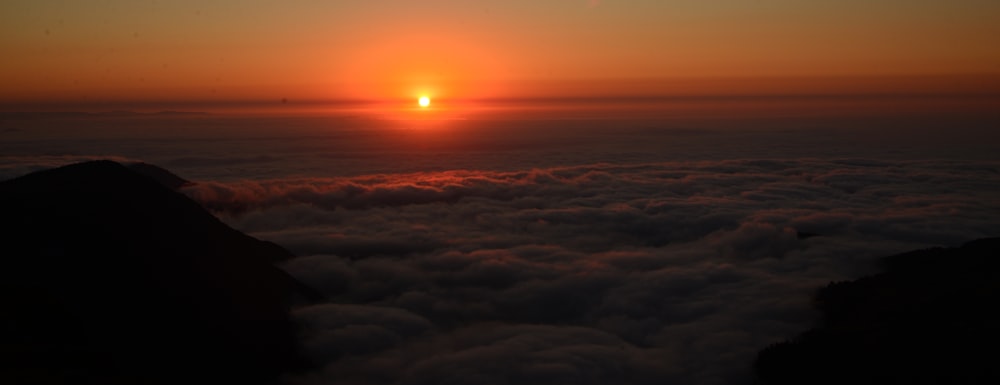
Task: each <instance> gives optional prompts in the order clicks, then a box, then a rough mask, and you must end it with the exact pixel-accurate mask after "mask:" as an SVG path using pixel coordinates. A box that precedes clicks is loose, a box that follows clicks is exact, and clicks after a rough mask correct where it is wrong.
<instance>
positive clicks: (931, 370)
mask: <svg viewBox="0 0 1000 385" xmlns="http://www.w3.org/2000/svg"><path fill="white" fill-rule="evenodd" d="M884 262H885V265H886V268H885V272H883V273H880V274H877V275H874V276H870V277H866V278H862V279H858V280H856V281H851V282H842V283H834V284H830V285H829V286H827V287H826V288H823V289H821V290H820V291H819V292H818V293H817V296H816V303H817V306H818V307H819V309H820V310H821V311H822V313H823V323H822V325H821V326H819V327H817V328H814V329H812V330H810V331H808V332H806V333H803V334H802V335H801V336H799V337H798V338H797V339H795V340H793V341H789V342H785V343H781V344H777V345H774V346H772V347H769V348H767V349H765V350H763V351H761V352H760V354H759V356H758V359H757V362H756V371H757V376H758V381H759V383H762V384H797V385H800V384H997V383H1000V364H998V362H997V357H998V354H997V349H998V348H1000V309H998V308H1000V301H998V300H1000V270H998V268H1000V238H993V239H984V240H979V241H974V242H970V243H968V244H965V245H964V246H962V247H960V248H951V249H941V248H937V249H929V250H921V251H914V252H910V253H905V254H900V255H896V256H893V257H889V258H886V259H885V260H884Z"/></svg>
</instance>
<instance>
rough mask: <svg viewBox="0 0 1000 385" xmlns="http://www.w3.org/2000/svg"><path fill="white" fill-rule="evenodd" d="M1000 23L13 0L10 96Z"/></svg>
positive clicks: (873, 10)
mask: <svg viewBox="0 0 1000 385" xmlns="http://www.w3.org/2000/svg"><path fill="white" fill-rule="evenodd" d="M996 36H1000V3H998V2H996V1H988V0H969V1H960V2H959V1H944V0H933V1H931V0H928V1H920V2H913V1H904V0H890V1H880V2H868V1H854V0H851V1H840V2H800V1H791V0H772V1H755V2H748V1H738V0H723V1H712V2H695V1H613V0H606V1H587V0H566V1H546V2H536V1H530V2H529V1H513V2H512V1H495V2H492V1H491V2H456V1H420V2H415V1H364V2H312V3H308V4H304V3H299V2H295V3H288V2H265V1H215V2H200V1H171V2H142V3H139V2H133V1H114V0H112V1H105V2H101V3H99V4H94V3H90V2H57V1H28V0H11V1H4V2H3V3H2V4H0V50H2V52H4V60H3V63H2V64H0V83H2V84H4V87H3V89H2V90H0V100H7V101H10V100H14V101H17V100H46V99H51V100H57V99H66V100H75V99H81V98H83V99H148V100H175V99H196V100H222V99H234V98H250V99H255V98H265V99H274V98H278V99H280V98H293V99H356V100H359V99H360V100H396V99H399V100H402V99H410V100H414V99H415V98H416V96H418V95H423V94H428V95H431V96H432V97H434V98H437V99H441V98H490V97H510V96H517V95H524V94H533V93H552V92H557V91H558V87H556V88H557V89H555V90H553V89H546V87H550V88H551V86H545V85H544V84H562V83H560V82H567V81H583V82H586V81H591V80H594V81H605V80H609V79H610V80H614V79H677V78H680V79H685V78H712V77H723V78H725V77H739V78H755V77H778V76H857V75H861V76H891V75H915V74H989V73H997V72H1000V50H997V49H996V41H995V39H996ZM547 82H548V83H547ZM626 91H627V90H626ZM596 92H600V90H597V91H596Z"/></svg>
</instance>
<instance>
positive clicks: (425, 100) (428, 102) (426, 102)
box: [417, 96, 431, 107]
mask: <svg viewBox="0 0 1000 385" xmlns="http://www.w3.org/2000/svg"><path fill="white" fill-rule="evenodd" d="M417 103H419V104H420V107H427V106H430V105H431V98H428V97H426V96H421V97H420V99H418V100H417Z"/></svg>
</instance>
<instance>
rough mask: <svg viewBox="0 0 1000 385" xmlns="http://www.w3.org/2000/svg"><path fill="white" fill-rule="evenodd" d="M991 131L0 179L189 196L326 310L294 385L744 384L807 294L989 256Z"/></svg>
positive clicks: (479, 134) (382, 150)
mask: <svg viewBox="0 0 1000 385" xmlns="http://www.w3.org/2000/svg"><path fill="white" fill-rule="evenodd" d="M994 122H995V118H990V119H980V120H967V121H956V120H955V119H952V118H950V117H949V118H942V119H936V120H935V119H915V118H911V117H907V118H905V119H902V120H898V119H897V120H886V119H864V120H842V119H841V120H810V119H800V118H794V119H791V120H790V121H777V122H771V121H768V122H754V121H746V122H744V121H743V119H742V118H741V117H733V118H731V119H728V120H725V119H723V120H717V119H716V118H714V117H713V118H711V119H709V120H708V121H706V122H702V121H698V122H693V121H692V122H688V121H665V122H649V123H642V122H633V121H625V120H608V121H602V122H589V121H572V122H563V121H538V122H522V121H507V120H498V121H482V122H479V121H476V122H473V121H467V122H461V124H459V123H456V122H453V123H454V125H453V126H448V127H437V128H427V129H419V130H418V129H375V128H372V127H369V125H367V124H368V123H364V124H361V123H357V122H355V121H354V120H350V119H339V120H338V119H334V120H330V119H328V118H325V117H323V118H308V119H307V118H296V117H285V118H280V119H279V118H267V119H265V118H260V117H246V118H226V117H207V118H197V119H174V118H170V119H160V118H157V119H153V120H150V119H125V120H123V119H104V118H101V119H97V118H88V119H83V120H71V121H70V120H67V121H63V120H43V119H39V120H7V121H0V128H2V127H6V129H4V130H0V132H2V135H3V136H2V137H0V139H2V140H0V179H7V178H11V177H16V176H19V175H23V174H25V173H28V172H31V171H35V170H40V169H45V168H51V167H57V166H60V165H64V164H68V163H74V162H80V161H86V160H91V159H104V158H112V159H114V160H117V161H120V162H133V161H144V162H149V163H152V164H156V165H159V166H163V167H166V168H167V169H169V170H170V171H173V172H175V173H177V174H178V175H180V176H182V177H185V178H188V179H191V180H192V181H194V182H196V184H195V185H193V186H188V187H185V188H183V189H182V192H183V193H184V194H186V195H188V196H189V197H191V198H193V199H194V200H196V201H198V202H199V203H201V204H202V205H203V206H204V207H206V208H208V209H209V210H211V211H212V212H213V213H215V214H216V215H217V216H218V217H219V218H220V219H222V220H223V221H225V222H226V223H228V224H229V225H231V226H233V227H235V228H237V229H239V230H241V231H244V232H247V233H249V234H251V235H253V236H255V237H258V238H261V239H264V240H269V241H274V242H276V243H278V244H280V245H282V246H284V247H285V248H288V249H289V250H291V251H292V252H294V253H295V254H296V255H298V256H299V257H298V258H297V259H294V260H292V261H290V262H288V263H286V264H284V265H283V266H282V267H283V268H284V269H286V270H287V271H289V272H290V273H292V274H293V275H294V276H296V277H298V278H299V279H300V280H302V281H304V282H305V283H307V284H309V285H310V286H312V287H314V288H316V289H318V290H320V291H321V292H323V293H324V294H325V295H326V297H327V298H328V300H327V301H325V302H323V303H319V304H313V305H308V306H302V307H299V308H297V309H295V311H294V317H295V319H296V320H297V321H298V322H299V323H300V325H301V326H302V329H301V330H302V332H301V336H300V338H301V341H302V344H303V346H304V349H305V354H306V355H307V356H308V357H310V359H311V360H313V361H314V362H315V363H316V364H317V368H318V369H317V370H314V371H311V372H309V373H305V374H301V375H297V376H291V377H289V378H287V379H286V380H287V381H289V382H290V383H293V384H330V383H333V384H442V383H463V384H466V383H468V384H532V383H538V384H543V383H544V384H551V383H578V384H588V383H593V384H644V383H680V384H741V383H748V382H750V381H751V380H752V372H751V365H752V362H753V359H754V356H755V354H756V352H757V351H758V350H759V349H761V348H763V347H765V346H767V345H769V344H772V343H775V342H778V341H781V340H784V339H787V338H790V337H792V336H794V335H795V334H797V333H798V332H800V331H803V330H805V329H807V328H809V327H810V326H812V325H813V324H814V322H815V321H816V319H817V317H818V314H816V313H815V312H814V311H813V310H812V308H811V307H810V301H811V296H812V293H813V292H814V291H815V289H817V288H818V287H821V286H823V285H826V284H827V283H828V282H830V281H837V280H845V279H855V278H858V277H860V276H863V275H864V274H869V273H872V272H874V271H877V270H878V263H877V261H878V257H882V256H886V255H891V254H894V253H898V252H903V251H908V250H911V249H916V248H924V247H933V246H955V245H959V244H961V243H962V242H966V241H969V240H973V239H977V238H982V237H990V236H998V235H1000V234H998V229H1000V158H998V156H997V153H998V152H997V145H996V143H997V141H996V139H997V136H996V133H995V132H996V130H995V124H994ZM928 279H933V277H928Z"/></svg>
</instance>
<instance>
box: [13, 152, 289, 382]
mask: <svg viewBox="0 0 1000 385" xmlns="http://www.w3.org/2000/svg"><path fill="white" fill-rule="evenodd" d="M147 171H148V168H147ZM164 172H165V170H164ZM168 174H169V173H168ZM170 175H172V174H170ZM161 176H162V174H161ZM154 179H157V178H150V177H147V176H143V175H140V174H138V173H136V172H135V171H132V170H130V169H129V168H127V167H125V166H122V165H120V164H118V163H114V162H111V161H95V162H87V163H80V164H75V165H70V166H66V167H61V168H58V169H53V170H47V171H41V172H37V173H33V174H29V175H25V176H23V177H19V178H16V179H12V180H8V181H5V182H0V213H2V217H0V223H2V224H0V226H2V228H0V234H2V235H3V238H2V240H3V241H2V243H0V299H2V306H3V310H2V311H0V383H5V384H20V383H73V384H125V383H127V384H202V383H220V384H221V383H246V384H265V383H272V382H273V381H274V380H275V379H276V378H277V377H278V376H279V374H280V373H282V372H285V371H289V370H294V369H297V368H301V367H302V364H301V362H302V361H301V360H300V359H299V358H298V356H297V355H296V347H295V345H294V334H295V331H294V330H293V325H292V324H291V322H290V320H289V316H288V311H289V306H290V305H289V303H290V298H291V297H292V296H293V294H294V293H293V292H294V291H296V290H299V291H300V294H302V290H306V291H307V289H303V288H302V287H301V286H300V284H298V283H297V282H295V281H294V280H293V279H292V278H291V277H290V276H288V275H287V274H286V273H284V272H283V271H281V270H279V269H277V268H275V267H274V263H275V262H278V261H281V260H285V259H288V258H292V257H293V256H292V255H291V254H290V253H289V252H287V251H286V250H284V249H282V248H281V247H279V246H277V245H275V244H272V243H268V242H262V241H259V240H257V239H254V238H252V237H250V236H247V235H245V234H242V233H240V232H238V231H236V230H233V229H232V228H230V227H228V226H226V225H225V224H223V223H222V222H220V221H219V220H217V219H216V218H215V217H213V216H212V215H211V214H209V213H208V212H206V211H205V210H203V209H202V208H201V207H200V206H198V204H197V203H195V202H194V201H192V200H190V199H188V198H187V197H185V196H184V195H181V194H179V193H177V192H175V191H171V190H170V189H168V188H166V187H164V186H163V185H161V184H160V183H159V182H157V181H156V180H154ZM159 179H163V178H159ZM177 179H180V178H177ZM167 180H170V178H167ZM181 180H182V179H181ZM160 182H163V181H162V180H161V181H160ZM166 184H167V185H176V183H166ZM305 294H309V293H308V292H305Z"/></svg>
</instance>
